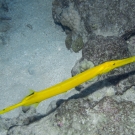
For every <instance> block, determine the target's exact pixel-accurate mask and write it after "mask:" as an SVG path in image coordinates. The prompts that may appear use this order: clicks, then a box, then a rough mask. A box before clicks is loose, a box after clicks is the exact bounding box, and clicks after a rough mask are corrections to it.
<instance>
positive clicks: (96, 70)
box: [0, 56, 135, 114]
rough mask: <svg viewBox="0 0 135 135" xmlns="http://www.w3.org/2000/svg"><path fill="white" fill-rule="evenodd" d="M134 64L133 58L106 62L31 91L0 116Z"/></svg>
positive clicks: (0, 111) (134, 59) (134, 57)
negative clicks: (49, 85) (39, 89)
mask: <svg viewBox="0 0 135 135" xmlns="http://www.w3.org/2000/svg"><path fill="white" fill-rule="evenodd" d="M132 62H135V56H132V57H129V58H126V59H121V60H113V61H108V62H105V63H102V64H100V65H98V66H95V67H92V68H90V69H88V70H86V71H84V72H82V73H80V74H78V75H76V76H74V77H72V78H69V79H67V80H65V81H63V82H61V83H58V84H56V85H54V86H52V87H50V88H47V89H44V90H41V91H32V93H31V94H30V95H28V96H26V97H25V98H24V99H23V100H22V101H21V102H19V103H17V104H14V105H12V106H9V107H7V108H5V109H3V110H0V114H3V113H6V112H9V111H11V110H13V109H15V108H17V107H20V106H29V105H32V104H38V103H40V102H41V101H43V100H45V99H48V98H50V97H53V96H56V95H58V94H61V93H64V92H67V91H68V90H70V89H72V88H74V87H76V86H78V85H80V84H82V83H84V82H86V81H88V80H90V79H92V78H94V77H96V76H98V75H102V74H105V73H107V72H109V71H111V70H113V69H115V68H117V67H121V66H124V65H126V64H129V63H132Z"/></svg>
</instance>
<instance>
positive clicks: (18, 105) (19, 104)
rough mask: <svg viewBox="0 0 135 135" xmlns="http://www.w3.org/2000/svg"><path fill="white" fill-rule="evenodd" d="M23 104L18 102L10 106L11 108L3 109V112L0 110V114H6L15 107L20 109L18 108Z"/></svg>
mask: <svg viewBox="0 0 135 135" xmlns="http://www.w3.org/2000/svg"><path fill="white" fill-rule="evenodd" d="M22 105H23V104H22V102H19V103H17V104H14V105H12V106H9V107H7V108H5V109H3V110H0V114H4V113H6V112H9V111H11V110H13V109H15V108H17V107H20V106H22Z"/></svg>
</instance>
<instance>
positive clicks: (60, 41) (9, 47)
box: [0, 0, 81, 118]
mask: <svg viewBox="0 0 135 135" xmlns="http://www.w3.org/2000/svg"><path fill="white" fill-rule="evenodd" d="M52 1H53V0H12V1H11V0H7V2H8V5H9V12H8V13H7V16H9V17H11V18H12V19H11V20H10V25H11V28H10V30H9V31H8V33H7V37H8V41H7V44H6V45H4V46H2V47H1V48H0V109H3V108H5V107H7V106H9V105H12V104H15V103H17V102H19V101H20V100H21V99H22V98H24V97H25V96H26V95H27V94H28V93H29V89H34V90H36V91H38V90H42V89H45V88H47V87H49V86H52V85H54V84H56V83H58V82H61V81H63V80H65V79H67V78H69V77H71V69H72V67H73V66H74V64H75V62H76V61H77V60H78V59H79V58H80V57H81V52H80V53H73V52H71V51H69V50H67V49H66V47H65V42H64V41H65V37H66V35H65V33H64V32H63V31H62V30H61V29H60V28H58V26H56V25H55V24H54V22H53V18H52ZM73 92H74V91H70V92H67V93H65V94H62V95H59V96H56V97H53V98H50V99H47V100H45V101H43V102H41V103H40V104H39V106H38V107H37V112H39V113H41V114H45V113H46V110H47V108H48V105H49V104H50V103H51V102H52V101H56V100H57V99H60V98H64V97H65V98H67V96H68V95H70V94H72V93H73ZM20 111H21V108H18V109H15V110H13V111H11V112H9V113H6V114H4V115H1V117H7V118H9V117H10V118H12V117H16V116H18V114H19V112H20Z"/></svg>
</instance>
